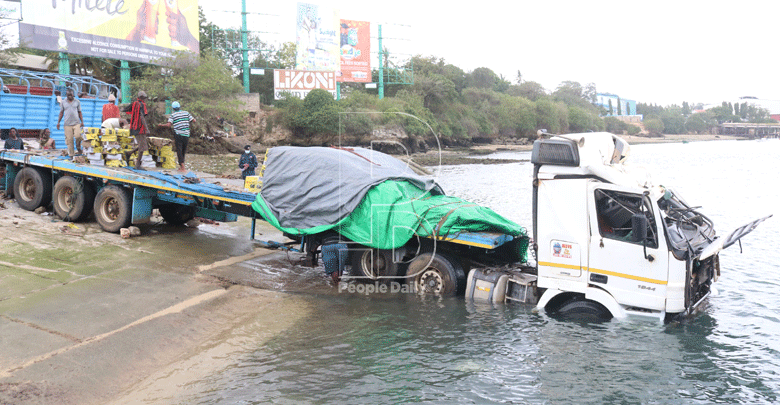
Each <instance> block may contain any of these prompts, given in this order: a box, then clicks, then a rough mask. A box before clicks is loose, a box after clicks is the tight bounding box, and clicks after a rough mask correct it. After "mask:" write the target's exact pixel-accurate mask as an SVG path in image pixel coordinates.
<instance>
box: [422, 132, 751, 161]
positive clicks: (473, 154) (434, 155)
mask: <svg viewBox="0 0 780 405" xmlns="http://www.w3.org/2000/svg"><path fill="white" fill-rule="evenodd" d="M621 137H622V138H623V139H625V140H626V141H627V142H628V143H629V145H641V144H649V143H678V142H704V141H723V140H736V139H743V138H740V137H736V136H731V135H713V134H703V135H691V134H684V135H663V136H660V137H648V136H636V135H621ZM531 149H533V143H528V144H481V145H474V146H471V147H468V148H444V149H442V150H441V153H439V151H436V150H430V151H428V152H425V153H415V154H412V155H411V156H410V157H411V159H412V161H413V162H415V163H416V164H418V165H420V166H438V165H440V164H441V165H463V164H505V163H513V162H520V161H522V159H495V158H490V157H481V156H486V155H490V154H492V153H495V152H519V151H530V150H531Z"/></svg>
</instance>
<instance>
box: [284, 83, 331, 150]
mask: <svg viewBox="0 0 780 405" xmlns="http://www.w3.org/2000/svg"><path fill="white" fill-rule="evenodd" d="M279 107H280V110H281V112H280V114H281V117H280V118H281V120H282V123H283V124H284V125H285V126H287V127H288V128H290V129H291V130H292V132H293V135H294V136H295V137H297V138H298V139H299V140H301V141H303V142H304V143H305V144H307V145H308V144H311V142H312V140H313V139H312V138H314V137H315V136H320V137H322V139H323V140H325V141H326V142H327V141H329V140H332V139H333V137H335V136H336V135H338V125H339V112H340V111H341V109H340V108H339V106H338V105H337V103H336V101H335V100H334V99H333V95H332V94H330V93H329V92H328V91H326V90H323V89H314V90H312V91H310V92H309V94H307V95H306V98H305V99H303V100H300V99H298V98H296V97H292V96H289V97H285V99H284V100H282V101H281V102H280V103H279Z"/></svg>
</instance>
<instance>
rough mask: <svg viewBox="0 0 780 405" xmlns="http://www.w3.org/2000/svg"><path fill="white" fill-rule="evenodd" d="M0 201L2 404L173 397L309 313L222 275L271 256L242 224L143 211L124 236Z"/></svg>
mask: <svg viewBox="0 0 780 405" xmlns="http://www.w3.org/2000/svg"><path fill="white" fill-rule="evenodd" d="M0 202H2V207H0V235H2V243H0V347H2V350H0V404H106V403H118V404H136V403H150V404H151V403H154V404H168V403H171V404H174V403H180V402H179V401H177V397H178V395H180V394H182V393H186V389H187V388H186V387H187V383H188V382H190V381H197V380H199V379H202V378H203V377H204V376H207V375H209V373H211V372H213V371H214V370H219V369H221V368H224V367H226V366H227V365H228V364H229V363H231V362H234V361H235V359H232V358H231V357H230V355H231V353H232V351H233V350H234V349H235V347H236V345H237V344H246V345H249V346H248V347H257V345H260V344H262V342H264V341H265V340H266V339H268V338H270V337H272V336H274V335H275V334H277V333H279V332H281V331H283V330H285V329H286V328H287V327H289V326H290V325H292V324H293V323H294V322H296V321H297V320H299V319H301V318H302V317H304V316H305V315H306V314H307V312H308V309H307V304H306V302H305V301H304V300H303V299H301V298H299V297H296V296H295V295H290V294H286V293H283V292H279V291H273V290H268V289H258V288H253V287H249V286H247V283H243V282H241V281H235V280H232V279H231V277H232V271H231V269H233V268H235V267H236V266H237V264H239V263H241V262H244V261H247V260H254V259H257V258H259V257H263V256H266V255H269V256H272V255H278V254H279V253H278V252H276V251H271V250H266V249H263V248H259V247H257V245H256V244H254V243H253V242H251V241H249V239H248V230H249V221H248V220H246V219H245V220H243V221H239V222H238V223H232V224H221V225H206V224H202V225H200V227H197V228H171V227H168V226H167V225H164V224H162V223H161V222H160V219H159V218H153V220H152V223H151V224H148V225H143V226H141V230H142V235H141V236H139V237H134V238H131V239H122V238H120V237H119V236H118V235H115V234H108V233H104V232H102V231H101V230H100V229H99V228H98V226H97V224H95V223H86V224H85V223H79V224H71V225H69V223H67V222H62V221H59V220H58V219H56V217H54V216H50V215H45V214H44V215H39V214H35V213H32V212H28V211H25V210H22V209H21V208H19V207H18V206H17V205H16V203H15V202H12V201H9V200H0ZM263 225H264V223H260V222H258V226H259V231H260V232H261V233H262V234H263V236H262V237H264V238H265V239H276V240H283V238H281V235H279V234H278V232H277V231H276V230H275V229H272V228H269V227H267V225H265V227H263ZM172 258H175V260H172ZM316 276H321V277H323V278H324V275H319V274H316ZM241 277H242V278H249V279H251V277H252V274H246V272H244V273H242V274H241ZM231 348H233V349H231ZM190 394H191V393H190Z"/></svg>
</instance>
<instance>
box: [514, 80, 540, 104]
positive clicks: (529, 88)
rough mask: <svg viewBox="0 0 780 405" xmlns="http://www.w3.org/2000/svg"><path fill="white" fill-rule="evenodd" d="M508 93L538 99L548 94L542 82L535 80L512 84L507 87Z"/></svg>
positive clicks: (532, 99)
mask: <svg viewBox="0 0 780 405" xmlns="http://www.w3.org/2000/svg"><path fill="white" fill-rule="evenodd" d="M507 94H509V95H512V96H517V97H523V98H526V99H528V100H531V101H536V100H538V99H539V98H541V97H544V96H546V95H547V92H546V91H545V90H544V87H543V86H542V85H541V84H539V83H537V82H534V81H525V82H523V83H520V84H519V85H517V86H511V87H510V88H509V89H507Z"/></svg>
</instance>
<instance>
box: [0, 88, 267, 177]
mask: <svg viewBox="0 0 780 405" xmlns="http://www.w3.org/2000/svg"><path fill="white" fill-rule="evenodd" d="M147 99H148V97H147V95H146V92H144V91H143V90H141V91H139V92H138V96H137V98H136V99H135V100H133V103H132V104H131V105H130V108H129V110H128V111H127V112H128V113H129V114H130V121H129V122H128V121H127V120H126V119H124V118H121V112H120V111H119V106H117V105H116V104H115V101H116V97H115V96H114V95H113V94H111V95H109V96H108V103H106V104H105V105H103V111H102V124H101V128H103V129H118V128H125V127H127V126H129V129H130V134H131V135H133V136H134V137H135V140H136V143H137V146H136V147H135V149H134V150H133V151H132V152H130V153H131V154H132V153H136V159H135V162H134V163H135V167H136V169H141V158H142V157H143V154H144V152H148V150H149V143H148V139H147V136H148V135H149V134H150V127H149V123H148V122H147V120H146V116H147V115H148V114H149V108H148V107H147V105H146V101H147ZM171 108H172V109H173V113H171V115H170V116H169V117H168V122H165V123H162V124H159V125H158V126H159V127H168V128H172V129H173V132H174V149H175V150H176V157H177V158H178V161H179V171H185V170H186V169H185V168H184V160H185V156H186V154H187V145H188V143H189V139H190V125H191V123H193V122H196V121H195V117H193V116H192V114H190V113H189V112H187V111H185V110H182V109H181V104H180V103H179V102H178V101H174V102H173V103H172V104H171ZM61 124H62V125H63V126H64V130H65V144H66V145H67V148H68V156H70V158H71V159H72V158H74V156H75V155H76V152H78V154H79V155H81V154H82V150H81V141H82V136H81V128H82V127H83V126H84V116H83V114H82V112H81V102H79V100H78V99H77V98H76V97H75V95H74V93H73V90H71V89H68V90H67V92H66V94H65V99H64V100H62V102H61V103H60V114H59V117H58V118H57V129H58V130H59V129H60V125H61ZM74 141H75V142H74ZM38 142H39V143H40V147H41V149H54V148H55V142H54V139H53V138H52V137H51V131H50V130H49V129H48V128H46V129H43V130H41V132H40V135H39V138H38ZM74 143H75V148H74ZM4 147H5V149H24V143H23V142H22V139H21V138H19V135H18V131H17V130H16V128H11V129H10V131H9V138H8V139H7V140H6V141H5V145H4ZM238 167H239V168H240V169H241V177H242V178H243V179H246V177H247V176H253V175H254V174H255V168H257V157H256V156H255V154H254V153H252V151H251V148H250V146H249V145H246V146H245V147H244V153H243V154H242V155H241V158H240V159H239V161H238Z"/></svg>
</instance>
